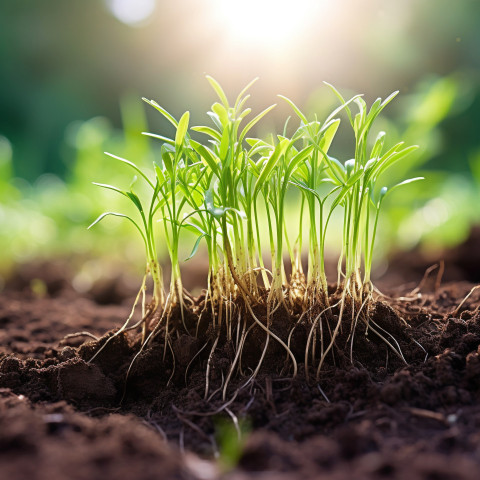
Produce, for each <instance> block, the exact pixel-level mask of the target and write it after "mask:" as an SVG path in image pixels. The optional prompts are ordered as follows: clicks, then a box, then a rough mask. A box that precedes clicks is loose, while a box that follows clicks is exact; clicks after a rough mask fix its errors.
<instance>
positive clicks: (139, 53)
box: [0, 0, 480, 290]
mask: <svg viewBox="0 0 480 480" xmlns="http://www.w3.org/2000/svg"><path fill="white" fill-rule="evenodd" d="M479 24H480V2H479V1H478V0H459V1H457V2H447V1H446V0H403V1H401V2H400V1H396V2H394V1H385V0H364V1H362V2H358V1H357V0H297V1H295V2H293V1H286V0H276V1H273V0H243V1H233V0H175V1H174V0H82V1H65V0H43V1H42V2H32V1H27V0H16V1H12V0H10V1H9V0H6V1H3V2H1V3H0V87H1V88H0V252H1V253H0V289H1V286H2V284H3V283H4V282H5V278H7V276H8V275H9V274H10V273H11V272H12V271H14V270H15V268H17V267H16V266H17V265H18V264H24V263H27V262H30V261H32V260H33V259H48V258H64V259H68V260H69V262H71V264H72V265H73V268H75V269H77V267H78V269H79V271H80V273H79V274H78V275H77V277H76V285H77V287H78V288H79V289H80V290H82V289H86V288H88V285H89V282H90V283H91V282H92V281H93V280H92V279H96V278H99V277H101V276H102V275H105V274H106V273H105V272H107V271H108V272H110V273H109V275H115V274H116V273H118V271H116V270H115V268H113V269H112V268H110V267H109V268H107V267H106V265H110V266H111V265H119V264H120V262H121V261H125V260H127V263H132V264H136V263H138V265H139V268H141V267H142V265H143V264H142V262H141V261H140V262H136V259H137V258H141V256H142V254H143V251H142V250H141V249H139V248H137V246H138V243H137V239H136V238H135V237H134V235H133V232H131V229H130V228H129V226H128V225H124V224H123V223H122V222H119V221H115V220H112V221H110V222H104V223H103V224H101V225H99V226H98V227H96V229H95V231H87V230H86V227H87V226H88V225H89V224H90V223H91V221H93V220H94V219H95V218H96V216H97V215H98V214H99V213H101V212H102V211H103V210H104V209H109V210H112V209H115V207H116V206H118V208H123V204H122V205H120V203H121V199H120V200H119V199H117V198H115V197H114V196H113V195H111V194H110V192H106V191H101V190H100V189H97V188H95V187H94V186H93V185H91V182H92V181H100V182H106V183H113V184H115V183H117V184H120V185H124V186H126V185H128V183H129V182H130V181H131V174H130V172H129V171H128V170H127V169H125V168H122V167H121V166H120V167H119V165H118V163H116V162H113V161H112V160H111V159H109V158H108V157H106V156H105V155H104V154H103V152H104V151H110V152H112V153H115V154H117V155H120V156H124V157H126V158H129V159H131V160H133V161H135V162H137V163H139V164H141V165H149V164H151V160H152V159H153V158H154V155H155V151H154V146H153V145H152V144H151V141H150V140H149V139H148V138H147V137H144V136H142V135H141V132H142V131H148V130H150V131H155V132H156V133H162V134H167V135H168V134H171V131H170V130H169V129H168V126H167V125H166V124H165V123H164V122H162V121H161V120H160V118H159V116H158V114H157V115H155V112H154V111H150V110H147V108H146V106H145V104H143V102H142V101H141V97H142V96H145V97H148V98H153V99H155V100H156V101H158V102H159V103H160V104H161V105H162V106H164V107H165V108H167V110H169V111H170V112H171V113H172V114H174V116H176V117H177V118H178V117H179V116H180V115H181V114H182V113H183V112H184V111H185V110H187V109H188V110H190V111H191V112H192V124H198V123H199V122H203V121H205V114H204V112H206V111H207V110H208V108H209V106H210V104H211V103H212V101H213V100H214V96H213V94H212V92H211V90H210V88H209V85H208V83H207V82H206V81H205V78H204V76H205V74H209V75H212V76H213V77H215V78H216V79H217V80H218V81H219V82H220V83H221V84H222V86H223V87H224V88H225V90H226V92H227V94H229V95H235V94H236V93H238V91H239V90H240V89H241V88H242V87H243V86H244V85H245V84H246V83H248V81H250V80H251V79H252V78H254V77H256V76H259V77H260V80H259V81H258V82H257V83H256V84H255V86H254V88H253V89H252V100H251V106H252V107H253V108H254V110H259V109H261V108H264V107H266V106H268V105H269V104H271V103H276V102H277V100H278V99H277V98H276V94H277V93H281V94H283V95H287V96H289V97H290V98H292V99H293V100H294V101H295V102H296V103H297V104H298V105H299V106H301V107H304V108H305V110H306V111H307V112H310V113H311V114H313V113H314V112H317V113H319V114H320V115H322V114H323V113H324V112H326V111H327V110H328V109H329V108H330V109H331V108H332V107H333V106H334V105H335V104H336V101H335V98H333V96H332V95H331V92H329V90H328V89H327V88H326V87H324V86H322V81H323V80H326V81H328V82H330V83H333V84H334V85H335V86H337V88H339V89H341V90H343V91H347V92H348V91H351V92H352V93H364V94H365V97H366V99H367V101H368V102H371V101H373V100H374V99H375V98H376V97H377V96H381V97H385V96H387V95H388V94H389V93H391V92H392V91H394V90H397V89H398V90H400V96H399V97H398V98H397V99H396V100H395V102H394V104H392V106H391V107H389V110H388V112H386V116H384V117H383V120H382V122H383V124H382V125H379V127H378V128H379V129H387V132H388V135H389V137H390V142H391V143H393V142H394V141H398V140H400V139H401V140H405V141H406V142H407V143H414V144H419V145H420V146H421V148H420V149H419V151H418V153H416V154H415V155H414V156H412V158H411V159H410V160H409V161H408V162H406V163H402V165H401V166H399V167H398V168H397V170H396V172H395V174H394V176H395V175H396V176H398V177H399V178H401V177H402V176H404V175H407V174H408V175H413V176H416V175H425V176H426V177H427V180H426V181H425V182H422V183H418V184H412V186H410V187H408V188H406V189H405V190H404V193H403V194H402V195H398V194H397V195H395V196H392V198H391V200H390V203H389V204H388V211H387V212H386V214H385V215H384V218H383V219H382V231H381V238H380V241H379V247H378V248H379V250H381V251H383V252H384V253H386V252H387V251H388V250H390V249H392V248H397V249H399V248H400V249H402V248H403V249H412V248H416V247H418V248H423V249H426V250H430V251H431V250H438V249H441V248H445V247H451V246H454V245H456V244H458V243H460V242H462V241H464V240H465V239H466V238H467V236H468V234H469V231H470V227H471V226H472V225H473V224H475V223H476V222H478V221H479V220H480V209H479V195H480V141H479V133H480V132H479V128H480V28H478V26H479ZM289 114H290V112H289V109H288V108H287V107H286V105H283V104H279V106H278V107H277V108H276V109H275V110H274V112H273V113H272V114H271V115H270V116H269V117H268V118H267V119H266V120H265V121H263V123H262V126H261V127H260V130H259V132H257V133H258V134H259V135H261V133H262V131H268V130H269V129H272V128H277V129H280V128H281V126H282V125H283V122H284V120H285V118H286V117H287V116H288V115H289ZM344 123H346V122H344ZM344 127H345V126H344ZM351 145H352V139H351V134H349V132H348V130H346V129H345V131H344V132H343V133H342V134H341V135H339V137H338V139H337V140H336V143H335V144H334V151H335V152H336V153H337V154H338V156H339V158H343V159H346V158H348V157H345V155H351V153H350V154H348V153H347V152H349V151H351ZM349 149H350V150H349ZM335 152H334V153H335ZM392 180H394V179H392ZM117 202H118V203H117ZM131 233H132V235H131ZM190 248H191V246H190ZM118 268H119V267H117V269H118ZM122 268H123V267H121V268H120V269H122ZM82 282H83V283H82Z"/></svg>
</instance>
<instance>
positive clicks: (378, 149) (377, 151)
mask: <svg viewBox="0 0 480 480" xmlns="http://www.w3.org/2000/svg"><path fill="white" fill-rule="evenodd" d="M385 135H386V134H385V132H380V133H379V134H378V135H377V138H376V139H375V143H374V145H373V147H372V151H371V153H370V157H371V158H377V157H379V156H380V155H381V154H382V150H383V145H384V143H385Z"/></svg>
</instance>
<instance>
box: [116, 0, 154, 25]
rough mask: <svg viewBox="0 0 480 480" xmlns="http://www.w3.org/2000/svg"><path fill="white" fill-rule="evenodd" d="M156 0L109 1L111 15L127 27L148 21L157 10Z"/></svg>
mask: <svg viewBox="0 0 480 480" xmlns="http://www.w3.org/2000/svg"><path fill="white" fill-rule="evenodd" d="M155 5H156V0H107V6H108V8H109V10H110V11H111V13H112V14H113V15H114V16H115V18H117V19H118V20H120V21H121V22H123V23H126V24H127V25H137V24H140V23H142V22H144V21H145V20H147V19H148V18H149V17H150V16H151V15H152V13H153V11H154V10H155Z"/></svg>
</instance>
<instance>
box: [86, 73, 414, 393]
mask: <svg viewBox="0 0 480 480" xmlns="http://www.w3.org/2000/svg"><path fill="white" fill-rule="evenodd" d="M207 79H208V81H209V83H210V84H211V86H212V88H213V90H214V91H215V93H216V95H217V96H218V99H219V101H218V102H216V103H214V104H213V105H212V108H211V111H209V112H208V116H209V118H210V121H211V124H210V125H202V126H194V127H190V125H189V122H190V114H189V112H186V113H185V114H183V115H182V117H181V118H180V120H178V121H177V120H176V119H175V118H174V117H173V116H172V115H171V114H170V113H168V112H167V111H166V110H165V109H164V108H163V107H161V106H160V105H159V104H158V103H157V102H155V101H153V100H145V101H146V102H147V103H148V104H149V105H151V106H152V107H153V108H155V109H156V110H157V111H158V112H159V113H160V114H161V115H162V116H163V117H164V118H166V119H167V120H168V121H169V122H170V123H171V125H172V126H173V127H174V129H175V135H174V137H173V138H169V137H166V136H163V135H158V134H153V133H146V135H148V136H150V137H153V138H155V139H156V140H158V141H159V142H161V147H160V159H159V161H158V162H157V163H154V165H153V174H151V173H147V172H146V171H144V170H143V169H141V168H140V167H138V166H137V164H134V163H132V162H131V161H129V160H125V159H122V158H119V157H116V156H114V155H110V156H111V157H113V158H115V159H117V160H119V161H121V162H122V163H123V164H125V165H126V166H128V167H129V168H131V169H133V170H134V171H135V174H136V175H137V176H139V179H140V180H141V181H143V182H144V183H145V185H146V187H147V188H148V191H149V194H148V195H149V196H148V198H147V201H146V202H145V201H144V202H143V203H142V201H141V200H140V196H139V195H137V194H136V193H135V192H134V191H133V186H132V187H131V188H130V189H129V190H122V189H119V188H117V187H114V186H111V185H105V184H97V185H100V186H101V187H104V188H107V189H110V190H113V191H115V192H117V193H119V194H121V195H123V196H125V197H127V198H128V199H129V200H130V201H131V202H132V203H133V205H134V206H135V209H136V211H137V216H138V218H133V217H131V216H127V215H126V214H122V213H116V212H107V213H104V214H103V215H101V216H100V217H99V218H98V219H97V220H96V221H95V222H94V223H93V224H92V225H94V224H96V223H98V222H99V221H100V220H102V219H103V218H105V217H106V216H108V215H116V216H120V217H124V218H126V219H127V220H129V221H130V222H131V223H132V224H133V226H134V227H135V228H136V229H137V231H138V232H139V234H140V236H141V238H142V241H143V244H144V248H145V252H146V272H147V274H149V275H151V276H152V278H153V285H154V286H153V292H152V300H151V302H150V303H149V304H148V305H146V304H145V293H144V291H145V284H146V283H145V280H144V282H143V284H142V289H141V292H143V297H142V298H143V300H142V320H141V322H142V324H143V331H144V336H143V340H144V341H143V346H145V345H146V344H147V343H148V341H149V339H150V338H153V336H156V335H157V334H158V333H160V332H162V334H163V336H164V340H165V350H164V352H165V354H166V352H167V345H171V339H172V335H174V334H175V335H178V334H179V333H180V332H179V330H178V329H179V328H180V327H179V326H178V325H179V323H178V322H175V327H172V325H171V324H172V318H173V317H174V316H175V315H176V314H177V313H178V315H179V316H180V317H181V319H182V322H181V323H182V325H183V327H182V328H183V331H182V332H181V333H184V334H188V335H193V336H196V335H198V325H199V324H200V321H201V319H202V317H203V316H204V315H208V316H209V321H210V322H211V327H212V331H213V332H216V336H214V337H212V338H211V339H210V340H209V342H210V349H209V352H210V353H209V356H208V361H207V369H206V385H205V398H208V392H209V372H210V366H211V360H212V357H213V355H214V352H215V350H216V348H217V347H218V345H219V342H220V340H221V338H224V339H225V340H226V341H227V342H232V344H233V348H234V352H235V354H234V358H233V360H232V363H231V365H230V367H229V369H228V371H227V373H226V376H225V378H224V381H223V385H222V391H223V396H224V397H225V396H226V393H227V386H228V384H229V381H230V379H231V378H232V376H233V375H235V374H238V373H240V374H242V373H243V374H245V372H243V369H242V351H243V347H244V346H245V344H246V342H248V338H249V335H251V332H252V329H253V328H254V327H257V329H261V330H263V331H264V332H265V334H266V341H265V343H264V347H263V350H262V352H261V355H260V360H259V362H258V365H257V367H256V368H255V369H254V371H253V372H250V374H249V376H248V378H249V380H248V381H250V380H251V379H252V378H254V377H255V375H256V374H257V373H258V371H259V369H260V366H261V365H262V362H263V359H264V358H265V355H266V352H267V348H268V345H269V342H270V341H276V342H278V343H279V344H280V345H281V346H282V347H283V348H284V349H285V351H286V353H287V358H288V359H289V360H288V361H289V362H290V366H291V368H292V375H293V376H295V375H296V373H297V360H296V358H295V356H294V355H293V352H292V350H291V348H290V339H291V333H290V335H289V337H288V340H285V339H282V338H281V337H280V336H279V335H277V334H275V333H274V329H273V328H272V322H274V319H275V312H276V311H277V310H278V309H280V308H282V309H283V310H284V311H286V312H287V313H289V314H290V315H291V317H292V318H294V312H298V311H299V310H300V311H302V312H303V314H302V315H301V316H300V318H298V320H297V322H296V323H295V322H292V330H291V332H293V329H294V328H295V325H296V324H298V323H299V322H300V321H302V320H303V319H305V320H306V321H308V322H309V324H310V334H309V336H308V340H307V344H306V346H305V365H306V374H307V377H308V375H309V367H310V366H311V365H313V364H316V372H317V377H318V375H319V373H320V371H321V368H322V365H323V364H324V362H325V359H326V358H327V356H328V355H329V353H330V352H331V351H332V348H333V346H334V345H335V342H336V339H337V337H338V333H339V331H340V330H341V328H342V324H343V323H345V317H346V312H348V317H349V319H350V335H349V341H350V345H351V348H353V338H354V334H355V330H356V327H357V325H358V323H359V322H364V323H365V325H366V328H367V330H368V329H369V330H370V331H372V332H374V333H375V334H376V335H377V336H378V337H380V338H381V339H383V340H384V341H385V343H386V344H387V345H388V346H389V347H390V348H391V349H392V350H393V351H394V352H395V353H396V354H397V355H398V356H399V357H401V358H402V359H403V355H402V352H401V350H400V347H399V346H398V344H397V342H396V341H395V339H394V338H393V337H392V336H391V335H390V334H389V333H388V332H385V331H384V330H382V329H381V328H380V327H379V326H378V325H376V324H375V323H374V322H373V321H372V320H371V315H370V313H369V311H370V306H371V305H372V304H373V301H374V298H373V288H372V283H371V270H372V264H373V257H374V244H375V238H376V235H377V229H378V223H379V214H380V211H381V206H382V203H383V200H384V198H385V197H386V196H387V195H390V193H391V192H393V191H395V190H396V189H397V188H398V187H399V186H402V185H406V184H408V183H411V182H413V181H417V180H420V178H412V179H408V180H405V181H403V182H400V183H398V184H396V185H394V186H388V188H387V186H384V185H380V184H379V182H380V181H381V179H382V178H384V177H385V173H386V172H388V170H389V168H390V167H391V166H392V165H394V164H395V163H396V162H399V161H401V160H402V159H403V158H405V157H406V156H407V155H409V154H410V153H411V152H413V151H414V150H415V148H416V147H415V146H412V147H407V146H404V144H403V142H400V143H397V144H396V145H394V146H392V147H391V148H385V139H386V134H385V133H384V132H381V133H380V134H378V135H377V137H376V139H375V140H374V142H373V145H372V144H371V143H370V139H369V133H370V131H371V129H372V126H373V125H374V122H375V119H376V118H377V117H378V115H379V114H380V113H381V112H382V111H383V109H384V108H385V107H386V106H387V105H388V104H389V103H390V102H391V101H392V100H393V98H394V97H395V96H396V95H397V93H398V92H395V93H393V94H392V95H390V96H389V97H388V98H387V99H385V100H383V101H382V100H381V99H377V100H376V101H375V102H374V103H373V104H372V106H371V107H370V108H368V107H367V104H366V102H365V101H364V100H363V99H362V98H361V96H360V95H356V96H354V97H352V98H350V99H348V100H346V99H344V98H343V96H342V95H341V94H340V93H339V92H338V90H336V89H335V88H334V87H333V86H331V85H329V87H330V88H331V89H332V91H333V93H334V94H335V95H336V96H337V97H338V99H339V100H340V105H339V106H338V107H337V108H335V109H334V110H333V111H332V112H331V113H330V114H329V115H328V116H327V118H326V119H325V120H323V121H322V120H320V119H318V118H316V117H315V118H313V119H312V120H309V119H307V117H306V116H305V115H304V114H303V113H302V112H301V110H300V109H299V108H298V107H297V106H296V105H295V104H294V102H293V101H291V100H290V99H288V98H286V97H281V98H282V99H283V100H285V101H286V102H287V103H288V104H289V105H290V107H291V108H292V109H293V112H294V113H295V116H296V117H297V118H298V120H299V125H298V126H297V127H296V129H295V131H294V133H293V134H292V135H291V136H287V135H286V131H287V125H285V128H284V132H283V134H282V135H280V134H276V135H271V136H270V137H268V138H267V139H260V138H255V137H251V136H249V134H250V133H251V130H252V128H253V127H254V126H255V125H256V124H257V123H258V122H259V121H260V120H261V119H262V118H263V117H264V116H265V115H267V114H268V113H269V112H270V111H271V110H272V109H273V108H274V107H275V105H272V106H270V107H268V108H267V109H265V110H264V111H262V112H260V113H259V114H257V115H256V116H254V117H253V118H252V119H251V120H250V121H248V118H249V115H250V114H251V109H250V108H247V107H246V103H247V101H248V98H249V95H248V94H247V91H248V90H249V88H250V87H251V86H252V84H253V82H251V83H250V84H249V85H247V86H246V87H245V89H243V90H242V92H241V93H240V94H239V95H238V97H237V98H236V100H235V102H234V103H233V104H231V103H230V102H229V101H228V99H227V96H226V94H225V92H224V91H223V89H222V88H221V86H220V85H219V84H218V83H217V82H216V81H215V80H214V79H213V78H211V77H207ZM327 85H328V84H327ZM354 107H356V109H357V110H358V112H357V113H354V111H353V108H354ZM343 113H345V114H346V116H347V118H348V120H349V122H350V125H351V127H352V129H353V133H354V136H355V150H354V152H353V156H352V159H349V160H346V161H343V162H342V161H340V160H338V159H336V158H334V157H332V156H331V155H330V154H329V150H330V148H331V145H332V143H333V141H334V138H335V135H336V133H337V130H338V128H339V126H340V124H341V119H340V118H339V116H340V115H341V114H343ZM197 137H203V138H204V139H205V141H203V142H202V141H199V140H196V138H197ZM292 198H294V199H297V201H298V209H297V211H299V215H298V222H297V224H296V226H295V227H294V228H292V226H291V222H287V221H286V210H287V209H286V204H287V199H288V201H289V202H290V201H292ZM144 205H145V206H144ZM335 215H341V216H342V218H343V234H342V245H341V254H340V257H339V261H338V278H337V294H336V295H335V296H333V297H332V296H331V295H329V292H328V282H327V277H326V274H325V245H326V239H327V237H328V234H329V225H330V223H331V219H332V218H333V216H335ZM262 226H265V227H264V228H262ZM305 228H307V230H308V242H307V245H308V272H307V277H306V278H305V275H304V272H303V269H302V263H301V254H302V250H303V246H304V245H303V243H304V239H303V237H304V230H305ZM185 230H187V231H190V232H191V233H194V234H195V236H196V238H195V242H194V245H193V248H192V251H191V253H190V255H189V256H188V257H187V258H186V259H185V260H189V259H190V258H192V257H193V256H194V255H195V254H196V253H197V251H198V250H199V248H200V245H201V244H202V242H204V243H205V245H206V250H207V254H208V258H209V272H208V289H207V292H206V295H205V300H204V301H203V308H202V309H201V311H200V314H198V310H196V312H197V317H198V321H197V326H196V327H195V326H192V325H191V323H189V324H187V323H188V322H186V321H185V313H186V311H187V310H191V308H192V306H193V305H194V304H195V300H194V299H192V297H191V295H190V294H189V293H188V292H185V290H184V289H183V283H182V278H181V271H180V262H181V260H182V259H181V258H180V245H181V244H182V235H183V232H184V231H185ZM292 230H293V231H292ZM295 230H296V231H295ZM295 233H296V234H297V235H296V240H295V242H294V243H293V246H292V242H291V238H292V234H293V235H294V234H295ZM160 241H162V242H165V245H166V248H167V250H168V253H169V259H170V264H171V272H172V274H171V279H170V287H169V290H168V292H167V293H166V294H165V293H164V286H163V275H162V269H161V268H160V264H159V261H158V252H157V244H158V242H160ZM265 251H267V252H269V254H270V259H271V264H272V268H271V270H269V269H268V268H267V267H266V264H265V259H264V252H265ZM285 253H287V254H288V258H289V259H290V262H291V267H292V275H291V277H290V278H287V275H286V273H285V272H286V268H285V264H284V254H285ZM139 296H140V292H139ZM137 298H138V297H137ZM332 300H333V301H332ZM134 308H135V306H134ZM334 308H337V309H338V315H337V317H336V320H333V316H332V311H333V309H334ZM258 311H263V312H265V314H264V315H263V318H261V317H262V316H261V315H259V314H258V313H255V312H258ZM176 312H177V313H176ZM314 312H315V313H314ZM332 321H333V322H334V324H333V326H332ZM326 328H329V329H330V335H329V340H328V341H324V337H325V336H324V331H325V330H324V329H326ZM172 329H176V332H175V330H172ZM206 347H207V345H204V347H203V348H206ZM142 348H143V347H142ZM207 351H208V350H207ZM164 356H165V355H164ZM352 359H353V358H352ZM248 381H247V383H248Z"/></svg>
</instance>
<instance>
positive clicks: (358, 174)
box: [346, 169, 364, 187]
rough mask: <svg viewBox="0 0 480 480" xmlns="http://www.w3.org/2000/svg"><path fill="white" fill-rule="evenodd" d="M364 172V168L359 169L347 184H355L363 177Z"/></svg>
mask: <svg viewBox="0 0 480 480" xmlns="http://www.w3.org/2000/svg"><path fill="white" fill-rule="evenodd" d="M363 174H364V171H363V169H360V170H358V171H357V172H355V173H354V174H353V175H352V176H351V177H350V178H349V179H348V180H347V183H346V185H347V186H349V187H351V186H353V185H355V184H356V183H357V182H358V181H359V180H360V179H361V178H362V177H363Z"/></svg>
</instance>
